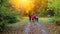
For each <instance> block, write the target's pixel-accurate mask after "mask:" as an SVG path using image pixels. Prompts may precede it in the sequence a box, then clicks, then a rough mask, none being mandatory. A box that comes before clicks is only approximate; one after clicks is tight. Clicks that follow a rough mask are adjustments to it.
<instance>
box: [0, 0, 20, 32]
mask: <svg viewBox="0 0 60 34" xmlns="http://www.w3.org/2000/svg"><path fill="white" fill-rule="evenodd" d="M0 1H1V2H0V31H3V30H4V28H5V27H6V25H7V24H12V23H16V22H17V21H18V20H17V19H16V18H17V17H19V18H20V11H18V10H16V9H15V10H13V8H12V7H11V6H10V4H9V3H8V1H7V0H0Z"/></svg>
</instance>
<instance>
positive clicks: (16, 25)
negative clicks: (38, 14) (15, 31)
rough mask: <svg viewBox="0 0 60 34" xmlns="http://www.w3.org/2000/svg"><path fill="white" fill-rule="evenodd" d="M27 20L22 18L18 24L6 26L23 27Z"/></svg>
mask: <svg viewBox="0 0 60 34" xmlns="http://www.w3.org/2000/svg"><path fill="white" fill-rule="evenodd" d="M28 22H29V20H28V18H27V17H24V18H23V19H21V21H20V22H17V23H13V24H8V25H7V26H9V27H16V28H17V27H20V26H21V25H25V24H26V23H28Z"/></svg>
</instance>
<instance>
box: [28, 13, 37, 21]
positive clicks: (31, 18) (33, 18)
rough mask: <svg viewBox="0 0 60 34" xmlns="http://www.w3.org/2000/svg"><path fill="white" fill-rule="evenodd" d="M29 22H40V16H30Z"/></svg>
mask: <svg viewBox="0 0 60 34" xmlns="http://www.w3.org/2000/svg"><path fill="white" fill-rule="evenodd" d="M29 20H30V22H35V21H36V22H38V16H37V15H36V14H35V15H29Z"/></svg>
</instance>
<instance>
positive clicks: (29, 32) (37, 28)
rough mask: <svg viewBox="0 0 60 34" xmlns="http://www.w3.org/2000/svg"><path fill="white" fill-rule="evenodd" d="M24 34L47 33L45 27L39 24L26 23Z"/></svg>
mask: <svg viewBox="0 0 60 34" xmlns="http://www.w3.org/2000/svg"><path fill="white" fill-rule="evenodd" d="M24 34H48V32H47V31H46V30H45V27H44V26H42V25H41V24H39V23H37V22H36V23H30V22H29V23H28V24H27V26H25V32H24Z"/></svg>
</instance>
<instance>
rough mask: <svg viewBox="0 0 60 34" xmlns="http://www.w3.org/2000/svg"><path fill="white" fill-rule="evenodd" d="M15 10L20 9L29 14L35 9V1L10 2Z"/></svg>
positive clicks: (17, 0)
mask: <svg viewBox="0 0 60 34" xmlns="http://www.w3.org/2000/svg"><path fill="white" fill-rule="evenodd" d="M9 2H10V3H11V4H12V5H13V6H14V7H15V8H18V9H20V10H22V11H26V12H27V13H28V12H29V11H30V10H32V9H33V7H34V2H35V1H34V0H10V1H9Z"/></svg>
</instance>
